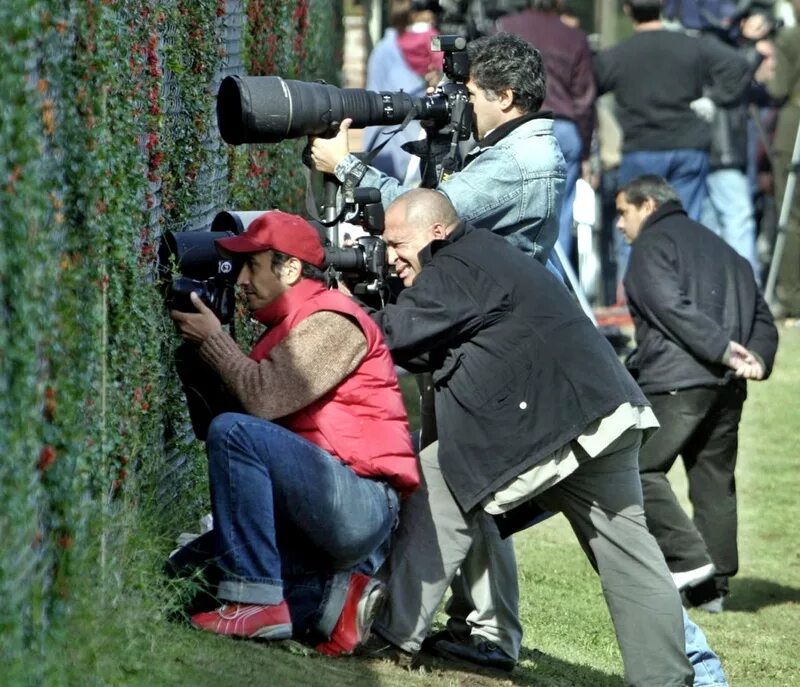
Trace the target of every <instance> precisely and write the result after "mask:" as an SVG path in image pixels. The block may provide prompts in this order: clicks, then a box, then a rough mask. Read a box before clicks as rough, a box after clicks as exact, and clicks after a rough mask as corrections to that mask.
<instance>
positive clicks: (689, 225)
mask: <svg viewBox="0 0 800 687" xmlns="http://www.w3.org/2000/svg"><path fill="white" fill-rule="evenodd" d="M624 285H625V293H626V296H627V298H628V307H629V308H630V311H631V316H632V317H633V323H634V325H635V327H636V345H637V349H636V350H635V351H634V352H633V354H632V355H631V356H630V357H629V359H628V368H629V369H630V370H631V372H632V374H633V376H634V377H636V379H637V381H638V382H639V386H641V387H642V390H643V391H644V392H645V393H658V392H663V391H671V390H673V389H685V388H690V387H696V386H714V385H719V384H726V383H728V382H729V381H731V380H732V379H734V374H733V371H732V370H730V369H729V368H728V367H726V366H725V365H723V364H722V363H721V362H720V360H721V358H722V355H723V353H724V352H725V349H726V347H727V345H728V342H729V341H731V340H733V341H736V342H738V343H741V344H743V345H744V346H746V347H747V348H749V349H750V350H751V351H753V352H754V353H756V354H757V355H759V356H760V357H761V359H762V360H763V361H764V364H765V372H766V375H767V376H769V374H770V372H771V371H772V364H773V361H774V360H775V351H776V349H777V347H778V331H777V329H776V328H775V324H774V322H773V319H772V314H771V313H770V311H769V308H768V307H767V304H766V303H765V302H764V299H763V298H762V296H761V293H760V292H759V290H758V286H757V285H756V282H755V279H754V277H753V270H752V268H751V267H750V264H749V263H748V262H747V260H745V259H744V258H742V257H741V256H740V255H739V254H738V253H736V251H734V250H733V248H731V247H730V246H729V245H728V244H727V243H725V241H723V240H722V239H721V238H719V237H718V236H717V235H716V234H714V233H713V232H712V231H709V230H708V229H706V228H705V227H704V226H703V225H701V224H698V223H697V222H693V221H692V220H690V219H689V218H688V217H687V216H686V213H685V212H684V211H683V209H682V208H681V207H680V205H679V204H678V203H674V202H669V203H664V204H663V205H662V206H661V207H659V208H658V209H657V210H656V211H655V212H654V213H653V214H652V215H651V216H650V217H648V218H647V220H645V223H644V224H643V226H642V229H641V232H640V234H639V236H638V238H637V239H636V240H635V241H634V243H633V246H632V249H631V254H630V260H629V262H628V271H627V273H626V274H625V279H624Z"/></svg>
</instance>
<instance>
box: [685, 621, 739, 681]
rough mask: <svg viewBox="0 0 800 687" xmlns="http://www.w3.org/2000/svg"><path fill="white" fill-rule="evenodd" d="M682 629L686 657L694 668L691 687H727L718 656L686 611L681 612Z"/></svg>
mask: <svg viewBox="0 0 800 687" xmlns="http://www.w3.org/2000/svg"><path fill="white" fill-rule="evenodd" d="M683 631H684V638H685V641H686V657H687V658H688V659H689V663H691V664H692V669H693V670H694V684H693V685H692V687H728V679H727V678H726V677H725V671H724V670H723V669H722V663H721V661H720V660H719V656H717V654H716V652H715V651H714V650H713V649H712V648H711V645H710V644H709V643H708V639H706V636H705V634H704V633H703V631H702V630H701V629H700V628H699V627H698V626H697V625H696V624H695V623H694V621H692V619H691V618H690V617H689V616H688V614H687V613H686V611H684V612H683Z"/></svg>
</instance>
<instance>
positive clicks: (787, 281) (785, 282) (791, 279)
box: [769, 149, 800, 317]
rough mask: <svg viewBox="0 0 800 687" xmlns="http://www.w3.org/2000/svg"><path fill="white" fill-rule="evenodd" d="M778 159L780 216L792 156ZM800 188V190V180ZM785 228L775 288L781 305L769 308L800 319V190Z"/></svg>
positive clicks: (777, 154)
mask: <svg viewBox="0 0 800 687" xmlns="http://www.w3.org/2000/svg"><path fill="white" fill-rule="evenodd" d="M774 157H775V164H776V166H777V168H778V169H776V170H775V199H776V201H777V203H778V212H779V213H780V211H781V208H782V207H783V196H784V193H785V191H786V182H787V180H788V176H789V166H790V164H791V153H788V152H786V151H783V150H777V149H776V150H775V151H774ZM797 186H798V187H800V179H798V184H797ZM783 229H784V231H785V234H784V236H785V242H784V244H783V253H782V254H781V256H780V264H779V265H778V279H777V282H776V287H775V295H776V297H777V303H770V304H769V305H770V307H772V308H773V309H774V311H775V313H776V315H777V316H778V317H800V188H796V190H795V195H794V200H793V201H792V203H791V205H790V211H789V220H788V222H787V224H786V226H785V227H783ZM773 259H774V258H773Z"/></svg>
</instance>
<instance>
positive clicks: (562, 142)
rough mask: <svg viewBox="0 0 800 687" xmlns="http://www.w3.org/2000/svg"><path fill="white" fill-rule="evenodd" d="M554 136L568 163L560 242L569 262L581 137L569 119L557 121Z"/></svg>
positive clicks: (555, 121) (579, 164) (579, 166)
mask: <svg viewBox="0 0 800 687" xmlns="http://www.w3.org/2000/svg"><path fill="white" fill-rule="evenodd" d="M553 134H554V135H555V137H556V140H557V141H558V145H559V147H560V148H561V154H562V155H563V156H564V162H566V163H567V179H566V182H565V185H564V198H563V200H562V202H561V214H560V216H559V225H558V242H559V243H560V244H561V247H562V248H563V249H564V255H566V256H567V260H571V259H572V206H573V204H574V203H575V184H576V183H577V181H578V178H579V177H580V175H581V150H582V146H583V144H582V142H581V136H580V134H579V133H578V127H577V126H576V125H575V122H573V121H570V120H569V119H555V120H554V121H553Z"/></svg>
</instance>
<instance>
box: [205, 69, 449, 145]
mask: <svg viewBox="0 0 800 687" xmlns="http://www.w3.org/2000/svg"><path fill="white" fill-rule="evenodd" d="M409 114H411V116H412V119H431V120H434V121H442V122H445V121H447V118H448V117H449V106H448V103H447V98H446V97H444V96H437V95H433V96H425V97H422V98H415V97H412V96H410V95H409V94H408V93H404V92H403V91H398V92H390V91H382V92H380V93H378V92H375V91H366V90H364V89H363V88H337V87H336V86H331V85H329V84H325V83H307V82H305V81H292V80H289V79H283V78H281V77H280V76H228V77H225V78H224V79H223V80H222V83H221V84H220V87H219V92H218V93H217V124H218V126H219V132H220V134H221V136H222V139H223V140H224V141H225V142H226V143H231V144H233V145H239V144H242V143H279V142H280V141H283V140H285V139H288V138H301V137H303V136H333V135H335V134H336V131H337V130H338V127H339V124H340V123H341V122H342V120H343V119H346V118H350V119H352V120H353V124H352V126H353V128H354V129H359V128H363V127H366V126H373V125H387V124H400V123H402V122H403V120H405V118H406V117H407V116H408V115H409Z"/></svg>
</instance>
